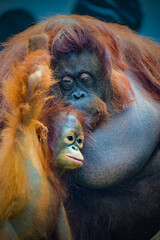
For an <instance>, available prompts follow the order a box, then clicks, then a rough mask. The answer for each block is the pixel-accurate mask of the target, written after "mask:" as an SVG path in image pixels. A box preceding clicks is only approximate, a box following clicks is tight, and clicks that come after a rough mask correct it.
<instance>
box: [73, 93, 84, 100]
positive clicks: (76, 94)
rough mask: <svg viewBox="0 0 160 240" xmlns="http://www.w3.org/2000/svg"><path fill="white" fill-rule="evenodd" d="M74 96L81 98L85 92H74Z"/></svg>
mask: <svg viewBox="0 0 160 240" xmlns="http://www.w3.org/2000/svg"><path fill="white" fill-rule="evenodd" d="M73 97H74V98H75V99H80V98H84V97H85V94H84V93H83V92H76V93H73Z"/></svg>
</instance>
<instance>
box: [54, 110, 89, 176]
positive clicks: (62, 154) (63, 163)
mask: <svg viewBox="0 0 160 240" xmlns="http://www.w3.org/2000/svg"><path fill="white" fill-rule="evenodd" d="M58 128H59V130H60V131H59V134H58V135H59V136H58V139H57V143H56V162H55V165H56V168H57V169H58V170H59V171H62V172H64V171H66V170H74V169H76V168H79V167H81V166H82V165H83V161H84V157H83V155H82V153H81V149H82V147H83V144H84V134H83V129H82V126H81V123H80V122H79V121H78V119H77V117H76V116H75V115H72V114H69V115H63V116H61V119H60V121H59V123H58Z"/></svg>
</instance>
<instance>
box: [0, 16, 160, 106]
mask: <svg viewBox="0 0 160 240" xmlns="http://www.w3.org/2000/svg"><path fill="white" fill-rule="evenodd" d="M70 26H71V27H72V26H75V27H76V26H78V27H79V28H81V29H83V31H84V29H85V32H86V33H89V32H90V33H92V34H93V36H94V37H95V39H97V40H98V41H99V42H101V44H102V45H103V46H105V47H106V49H107V51H108V52H109V53H110V55H111V63H112V67H113V69H114V70H115V71H118V74H120V73H121V74H122V72H125V71H126V70H127V68H128V69H129V70H130V71H132V72H133V73H134V74H136V76H137V77H138V79H139V81H140V82H141V83H142V85H143V87H144V88H145V89H146V90H147V91H148V93H149V94H150V95H151V96H152V97H153V98H155V99H156V100H157V101H160V97H159V96H160V80H159V76H160V57H159V56H160V47H159V45H158V44H156V43H154V42H153V41H151V40H149V39H147V38H145V37H141V36H139V35H137V34H136V33H134V32H133V31H131V30H129V29H128V28H127V27H125V26H120V25H118V24H113V23H103V22H101V21H100V20H97V19H94V18H92V17H89V16H78V15H70V16H56V17H53V18H50V19H48V20H46V21H44V22H42V23H39V24H37V25H35V26H33V27H31V28H29V29H27V30H26V31H24V32H22V33H20V34H18V35H16V36H15V37H13V38H12V39H10V40H9V41H8V42H7V43H5V44H4V46H5V49H4V50H3V51H2V52H1V54H0V59H1V60H0V63H1V69H0V78H1V79H2V78H4V77H5V78H6V79H8V78H9V76H10V74H11V71H12V69H11V66H12V65H13V64H15V62H16V61H17V59H19V61H22V59H24V57H25V54H26V49H27V47H28V39H29V38H30V37H31V36H33V35H36V34H41V33H46V34H48V36H49V38H50V41H49V48H50V50H51V49H52V45H53V43H54V42H55V39H57V38H58V34H59V33H60V32H61V31H62V30H64V29H68V31H70ZM53 57H54V56H53ZM119 76H120V75H119ZM112 79H113V78H112ZM121 82H122V85H124V86H125V87H126V88H128V90H127V92H126V93H125V97H123V96H122V97H121V99H123V100H125V103H127V102H128V103H129V102H130V100H131V102H132V100H133V95H132V91H130V89H131V87H130V84H129V81H128V79H127V78H126V77H124V74H122V78H121ZM118 86H119V87H120V84H117V88H116V89H117V90H116V91H115V94H114V96H115V97H116V98H117V96H119V95H120V92H121V91H119V88H118ZM116 94H117V96H116ZM118 98H119V97H118ZM116 102H117V100H116V101H115V104H116ZM117 103H118V104H121V106H123V104H124V102H123V101H118V102H117ZM118 107H119V106H118Z"/></svg>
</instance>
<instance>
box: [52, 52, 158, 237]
mask: <svg viewBox="0 0 160 240" xmlns="http://www.w3.org/2000/svg"><path fill="white" fill-rule="evenodd" d="M93 62H95V63H96V64H95V65H94V64H93ZM97 63H98V59H97V58H96V56H95V55H93V56H91V55H88V57H86V52H84V54H80V55H78V56H76V54H70V55H68V56H65V57H64V56H63V57H62V58H61V61H59V65H58V68H57V70H56V72H57V73H56V74H57V75H56V76H57V78H58V79H60V80H61V81H60V83H59V86H60V89H61V92H62V95H63V97H64V101H65V103H66V105H68V104H73V105H74V107H75V108H78V109H80V110H83V111H86V112H89V111H90V109H89V107H88V105H87V103H88V101H90V102H92V97H91V95H90V94H95V95H96V96H97V97H100V98H101V99H102V100H103V101H105V103H106V104H107V106H108V108H109V109H110V113H111V117H110V118H109V119H107V120H106V121H103V123H102V124H101V125H100V126H98V127H97V128H95V129H94V130H93V131H92V138H93V139H94V140H93V141H92V142H91V141H90V139H88V142H86V144H85V146H84V149H83V151H82V152H83V155H84V158H85V163H84V166H83V168H80V169H78V170H76V172H75V173H73V174H72V180H73V182H72V183H73V186H72V187H71V188H70V194H69V196H70V198H69V200H68V203H67V205H66V206H67V208H68V210H69V213H70V216H69V217H70V222H71V227H72V231H73V232H74V236H75V239H76V240H79V239H86V240H90V239H96V240H97V239H101V240H105V239H107V240H121V239H122V240H126V239H127V240H131V239H134V240H135V239H137V240H138V239H143V240H145V239H146V240H147V239H150V238H151V237H152V236H153V235H154V234H156V232H157V231H158V230H159V229H160V207H159V203H160V189H159V180H160V173H159V172H160V161H159V160H160V152H159V148H158V145H159V137H160V121H159V119H160V106H159V104H158V103H157V102H156V101H155V100H153V99H151V97H150V96H149V95H148V94H147V93H146V92H145V91H144V90H143V88H142V87H141V86H140V85H139V83H138V82H137V81H135V80H136V79H135V76H133V75H131V74H130V73H129V72H128V73H126V74H127V76H128V78H129V81H130V83H131V86H132V88H133V91H134V94H135V97H136V101H134V102H133V103H130V105H129V108H128V109H124V110H122V111H121V112H115V111H114V110H113V107H112V104H111V101H109V102H107V101H106V98H105V93H104V91H103V90H104V86H105V84H106V87H107V89H108V90H107V91H108V94H109V95H111V92H112V91H111V89H110V86H109V81H108V83H107V82H106V83H104V81H103V79H104V75H103V73H102V71H100V69H99V68H98V67H96V66H98V64H97ZM92 66H93V67H92ZM86 72H89V73H90V76H93V80H92V81H90V80H89V81H88V80H86V81H87V83H86V84H88V83H89V84H90V83H91V84H90V85H86V84H82V85H81V84H80V82H82V81H80V80H79V76H80V75H81V73H86ZM64 76H70V77H71V78H72V80H70V79H68V78H67V79H66V78H64ZM62 79H63V80H65V84H68V85H69V86H70V84H73V83H72V81H73V82H74V84H75V85H74V88H72V89H71V90H68V89H65V88H66V87H64V85H63V84H64V83H63V80H62ZM107 84H108V85H107ZM68 85H67V88H68ZM69 88H70V87H69ZM86 105H87V107H85V106H86ZM93 118H94V115H93ZM93 121H94V120H93ZM91 122H92V121H91ZM71 210H72V211H71ZM77 216H78V217H79V218H78V220H77Z"/></svg>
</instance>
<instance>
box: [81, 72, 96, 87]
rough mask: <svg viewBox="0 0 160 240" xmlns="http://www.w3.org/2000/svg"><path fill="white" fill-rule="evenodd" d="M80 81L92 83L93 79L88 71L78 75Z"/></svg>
mask: <svg viewBox="0 0 160 240" xmlns="http://www.w3.org/2000/svg"><path fill="white" fill-rule="evenodd" d="M80 81H81V82H82V83H84V84H90V85H91V84H93V79H92V77H91V76H90V75H89V74H88V73H82V74H81V76H80Z"/></svg>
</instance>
